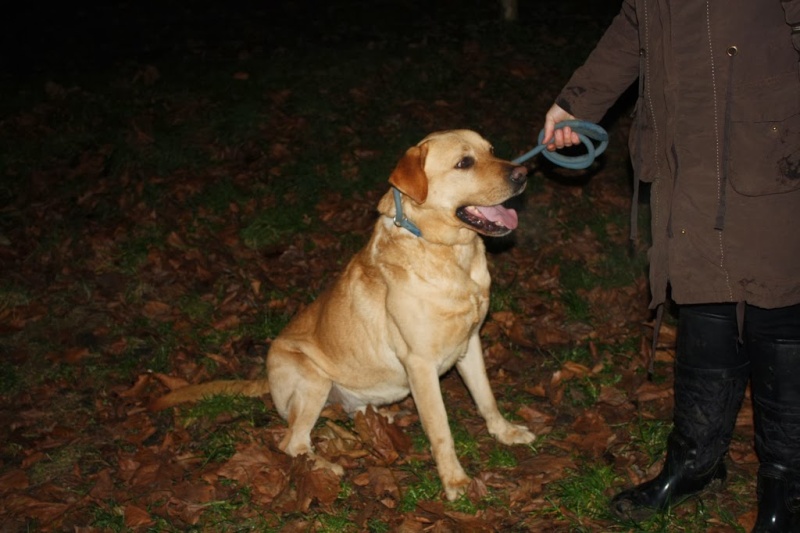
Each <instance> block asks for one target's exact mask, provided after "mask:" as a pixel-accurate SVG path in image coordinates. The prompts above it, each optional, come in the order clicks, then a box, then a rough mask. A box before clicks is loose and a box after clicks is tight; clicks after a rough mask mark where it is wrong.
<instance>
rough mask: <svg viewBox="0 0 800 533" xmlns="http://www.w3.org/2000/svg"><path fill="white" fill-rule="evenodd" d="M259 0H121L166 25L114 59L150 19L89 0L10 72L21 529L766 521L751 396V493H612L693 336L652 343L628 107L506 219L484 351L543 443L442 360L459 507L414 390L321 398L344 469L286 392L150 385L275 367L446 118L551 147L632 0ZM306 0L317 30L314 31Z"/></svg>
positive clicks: (644, 471) (3, 370)
mask: <svg viewBox="0 0 800 533" xmlns="http://www.w3.org/2000/svg"><path fill="white" fill-rule="evenodd" d="M242 4H243V6H244V7H246V8H247V9H249V11H242V12H239V13H236V14H232V13H231V12H230V11H225V10H224V9H222V8H221V7H219V6H217V7H213V8H212V7H207V8H205V9H203V8H199V7H198V8H196V10H195V11H191V10H188V9H187V10H185V11H183V12H180V13H178V14H174V13H173V14H172V15H170V16H168V15H164V14H163V13H160V12H159V11H158V10H157V9H155V8H154V9H152V12H151V11H148V10H146V9H145V10H144V11H145V13H144V14H142V13H138V14H135V15H134V14H131V13H130V12H128V11H125V6H123V5H120V6H117V7H118V8H119V9H120V10H121V11H120V13H121V15H120V17H121V18H124V16H127V15H130V16H131V17H132V18H134V19H135V21H136V22H138V23H139V24H140V26H136V27H138V28H139V29H140V30H143V31H144V30H146V31H145V32H144V33H142V35H143V36H142V37H141V42H140V43H139V44H138V45H137V46H132V45H131V46H128V47H125V46H120V47H119V50H118V54H117V55H115V54H114V53H112V52H110V51H109V50H108V48H107V46H106V45H108V46H110V45H113V44H115V43H116V44H119V42H122V41H121V39H122V38H123V37H125V36H127V34H124V32H122V34H123V37H120V35H118V34H116V33H115V28H117V27H116V26H114V24H112V23H111V22H110V21H115V22H114V23H115V24H118V25H119V28H117V29H120V28H126V29H127V28H128V26H127V25H125V24H124V23H122V22H120V19H119V18H113V17H110V18H106V19H100V18H98V19H91V20H95V21H97V23H98V24H105V25H104V26H103V28H104V31H103V32H100V33H99V34H98V35H99V36H96V38H97V39H99V41H97V43H98V46H97V47H94V48H93V47H91V46H84V47H83V48H81V47H80V46H78V45H76V46H77V48H76V51H75V52H74V53H73V54H71V55H70V54H67V55H64V56H58V55H55V56H54V55H53V54H50V53H49V55H47V57H42V58H41V59H42V61H41V62H37V63H36V64H35V65H32V62H33V61H34V59H33V55H35V53H36V50H39V48H35V47H34V48H32V49H31V50H32V51H31V50H29V53H30V54H32V57H28V58H27V62H26V57H25V56H22V55H21V56H20V57H19V58H16V59H17V60H18V62H17V64H15V65H14V68H13V69H12V70H10V71H8V70H7V71H6V72H7V73H9V72H10V75H6V77H4V78H3V88H4V94H6V95H7V96H8V98H4V101H3V104H2V105H3V115H2V118H0V139H2V144H3V145H4V146H5V148H4V149H3V150H2V159H0V162H2V172H3V176H2V180H3V184H2V187H1V188H0V201H1V202H0V524H2V525H1V526H0V530H2V531H81V532H89V531H236V530H245V529H248V530H257V531H408V532H415V531H628V530H647V531H662V530H670V531H678V530H686V531H700V530H704V531H736V530H742V528H746V527H747V526H748V525H750V524H752V522H753V519H754V516H753V513H752V508H753V502H754V492H755V487H754V482H753V479H754V475H755V470H756V459H755V456H754V453H753V450H752V421H751V416H750V411H749V407H748V405H745V407H744V408H743V411H742V413H741V416H740V417H739V423H738V424H737V433H736V438H735V439H734V443H733V445H732V450H731V461H730V462H731V480H730V483H729V486H728V488H727V490H726V491H725V492H722V493H719V494H712V495H708V496H706V497H704V498H703V499H702V500H701V501H699V502H697V503H692V504H689V505H687V506H684V507H682V508H679V509H677V510H675V511H673V512H671V513H669V514H668V515H666V516H664V517H660V518H656V519H654V520H653V521H651V522H650V523H648V524H646V525H640V526H635V525H633V524H628V523H620V522H616V521H614V520H613V519H612V517H611V516H610V515H609V514H608V512H607V510H606V506H607V502H608V499H609V498H610V497H611V496H612V495H613V494H614V493H615V491H617V490H619V489H620V488H622V487H623V486H627V485H629V484H631V483H637V482H641V481H642V480H644V479H647V478H649V477H651V476H652V475H654V474H655V473H656V472H657V471H658V470H659V468H660V465H661V463H660V458H661V455H662V453H663V441H664V439H665V437H666V434H667V433H668V431H669V421H670V416H671V401H672V400H671V394H672V393H671V385H672V379H671V376H672V371H671V365H670V363H671V361H672V357H673V345H674V337H675V335H674V329H673V327H672V324H673V323H674V321H673V320H671V319H669V318H668V319H667V320H666V321H665V323H664V325H663V326H662V330H661V332H660V335H659V340H660V345H659V349H658V350H656V352H655V353H651V349H650V344H649V343H650V340H651V339H652V333H653V331H652V328H653V323H652V318H651V315H650V312H649V311H648V309H647V304H648V293H647V284H646V276H645V266H644V255H645V250H646V246H647V245H646V236H645V237H643V238H642V239H641V240H640V241H639V242H637V243H636V244H634V245H633V246H631V244H630V242H629V239H628V234H629V222H628V213H629V206H630V196H631V187H630V176H629V172H628V166H627V153H626V151H625V144H626V127H627V119H626V113H624V112H622V113H617V114H616V115H615V118H614V119H613V120H612V121H610V123H609V124H608V126H609V130H610V132H611V136H612V142H611V146H610V148H609V150H608V153H607V154H606V155H605V156H604V157H603V160H602V161H600V162H598V163H597V164H596V165H595V166H594V167H593V168H592V169H591V170H590V171H588V172H567V171H559V170H557V169H554V168H552V167H551V166H549V165H547V164H544V163H542V162H541V161H534V162H532V164H531V170H530V173H529V175H530V178H531V185H530V187H529V189H528V191H527V192H526V193H525V195H524V199H523V202H522V203H521V205H519V206H518V208H519V210H520V227H519V229H518V230H517V231H516V232H515V234H514V235H513V237H512V238H509V239H503V240H500V241H496V240H494V241H487V247H488V249H489V262H490V269H491V271H492V275H493V296H492V306H491V312H490V315H489V317H488V319H487V321H486V323H485V324H484V326H483V328H482V330H481V334H482V339H483V345H484V348H485V355H486V363H487V368H488V373H489V376H490V379H491V382H492V386H493V388H494V391H495V393H496V396H497V398H498V402H499V405H500V407H501V410H502V411H503V412H504V413H505V414H507V416H509V417H510V418H512V419H514V420H516V421H517V422H519V423H523V424H526V425H527V426H529V427H530V428H531V429H532V430H533V431H534V432H535V433H536V434H537V435H538V438H537V441H536V442H535V443H533V444H532V445H530V446H516V447H504V446H502V445H500V444H498V443H496V442H495V441H494V440H493V439H492V438H491V437H490V436H489V435H488V433H487V432H486V429H485V426H484V425H483V423H482V420H481V419H480V417H479V416H478V414H477V412H476V410H475V408H474V405H473V403H472V401H471V399H470V397H469V394H468V393H467V391H466V389H465V387H464V385H463V383H462V382H461V381H460V379H459V377H458V375H457V374H456V373H454V372H453V373H450V374H447V375H445V376H444V378H443V381H442V388H443V391H444V396H445V403H446V406H447V409H448V415H449V417H450V423H451V427H452V430H453V433H454V436H455V439H456V445H457V450H458V453H459V456H460V458H461V460H462V463H463V464H464V466H465V468H466V470H467V472H468V473H469V474H470V475H471V476H472V477H473V482H472V484H471V485H470V487H469V490H468V492H467V494H466V495H465V496H464V497H463V498H461V499H460V500H458V501H457V502H454V503H449V502H446V501H445V500H444V499H443V495H442V492H441V484H440V483H439V481H438V478H437V477H436V474H435V466H434V464H433V461H432V458H431V455H430V453H429V449H428V444H427V440H426V438H425V436H424V434H423V433H422V430H421V428H420V424H419V419H418V416H417V414H416V411H415V408H414V404H413V401H412V400H411V399H408V400H406V401H404V402H402V403H400V404H398V405H394V406H390V407H389V410H390V411H392V412H393V413H394V415H395V416H394V417H393V420H392V421H391V422H390V421H389V419H388V418H387V417H385V416H384V415H383V414H379V413H377V412H375V411H373V410H369V411H367V413H365V414H364V415H358V416H356V418H355V419H349V418H347V417H346V416H344V415H343V414H342V413H341V411H340V410H339V409H337V407H336V406H331V407H330V408H328V409H326V411H325V412H324V413H323V415H324V416H323V417H322V418H321V419H320V421H319V423H318V425H317V427H316V429H315V431H314V433H313V439H314V442H315V445H316V447H317V449H318V451H319V453H320V454H322V455H323V456H325V457H327V458H328V459H330V460H331V461H334V462H336V463H338V464H340V465H342V466H343V467H344V470H345V474H344V477H342V478H339V477H337V476H335V475H334V474H332V473H331V472H329V471H328V470H314V469H313V468H312V465H310V464H309V463H308V462H307V461H306V460H305V459H303V458H297V459H291V458H289V457H287V456H285V455H284V454H282V453H281V452H280V451H279V450H278V447H277V443H278V442H279V441H280V439H281V437H282V435H283V434H284V432H285V424H284V422H283V421H282V420H280V418H279V417H278V415H277V413H276V412H275V410H274V409H273V407H272V405H271V402H270V398H269V397H268V396H267V397H265V398H263V399H258V400H250V399H241V398H227V399H226V398H215V399H210V400H208V401H204V402H201V403H200V404H198V405H196V406H187V407H185V408H180V409H175V410H170V411H168V412H162V413H153V412H150V411H149V410H148V409H147V406H148V404H149V403H150V402H151V401H152V400H153V399H155V398H157V397H159V396H161V395H163V394H165V393H166V392H167V391H168V390H170V389H174V388H176V387H180V386H183V385H185V384H187V383H198V382H202V381H206V380H210V379H216V378H221V377H255V376H262V375H263V372H264V360H265V357H266V354H267V351H268V349H269V344H270V340H271V339H272V338H274V336H275V335H277V333H278V332H279V331H280V329H281V327H282V326H283V325H285V324H286V322H287V321H288V320H289V318H290V317H291V316H292V315H293V314H294V313H295V312H296V311H297V310H298V309H299V308H301V307H302V306H304V305H306V304H307V303H308V302H309V301H311V299H313V298H314V296H315V295H316V294H318V293H319V291H320V290H322V289H324V288H325V287H326V286H327V285H328V284H329V283H330V280H331V278H332V277H333V276H335V275H336V274H337V272H339V271H340V269H341V268H342V266H343V265H344V263H345V261H346V260H347V258H349V256H350V255H351V254H352V253H353V252H354V251H355V250H357V249H358V248H359V247H360V246H361V245H362V244H363V243H364V242H365V241H366V239H367V238H368V235H369V232H370V229H371V226H372V224H373V223H374V220H375V211H374V208H375V204H376V202H377V199H378V198H380V196H381V195H382V194H383V193H384V192H385V190H386V179H387V177H388V174H389V172H390V170H391V168H392V166H393V165H394V162H395V161H396V160H397V158H398V157H399V156H400V155H401V154H402V153H403V151H404V150H405V148H406V147H407V146H409V145H410V144H412V143H414V142H416V141H417V140H418V139H419V138H421V137H422V136H424V135H425V134H426V133H428V132H429V131H432V130H434V129H444V128H449V127H470V128H472V129H476V130H478V131H481V132H482V133H483V134H484V135H485V136H486V137H488V138H489V139H490V140H491V141H492V142H493V143H495V146H496V149H497V151H498V153H499V154H501V155H507V156H508V157H509V158H512V157H514V156H516V155H517V154H519V153H522V152H524V151H527V150H528V149H529V148H530V146H531V144H530V143H531V142H533V139H534V137H535V135H534V134H535V132H536V131H537V130H538V128H539V127H540V119H541V117H542V116H543V114H544V112H545V111H546V109H547V106H548V105H549V103H550V101H551V100H552V98H553V96H554V95H555V92H556V91H557V90H558V89H559V87H560V86H561V84H563V82H564V81H565V79H566V76H568V74H569V72H570V70H571V69H573V68H575V67H576V66H577V65H578V64H580V60H581V59H582V57H583V55H585V52H586V51H587V50H588V49H590V45H591V43H592V42H593V41H592V39H596V38H597V36H598V35H599V32H600V31H601V29H602V26H603V24H605V23H607V21H608V20H610V16H611V14H613V11H614V9H615V8H614V7H612V8H608V7H606V8H603V9H601V8H599V7H596V8H594V9H596V10H597V13H594V12H589V13H584V14H583V15H581V16H578V17H577V19H575V20H572V19H574V17H572V16H571V15H572V14H571V12H570V11H569V9H567V8H561V9H562V10H561V11H559V10H557V9H553V11H552V12H550V13H549V14H544V15H543V14H541V13H538V12H537V13H533V12H523V16H524V17H527V18H524V19H523V21H522V22H520V23H518V25H516V26H508V25H504V24H505V23H503V22H502V21H499V20H495V19H496V18H497V13H498V12H499V10H498V11H497V12H496V11H495V7H496V6H495V5H494V3H492V2H470V3H465V4H464V5H461V4H456V3H448V2H441V3H435V5H436V6H437V9H438V10H436V11H434V12H432V11H430V10H429V11H424V12H423V13H422V14H420V12H418V11H415V10H426V9H429V7H425V6H424V5H423V4H424V3H419V2H417V3H415V2H410V3H407V4H408V5H407V7H406V8H405V9H406V10H405V11H402V13H399V14H397V19H396V20H392V19H391V17H389V19H386V18H383V19H381V20H382V21H383V22H381V24H383V26H381V25H379V24H378V23H377V22H374V21H373V20H372V18H370V13H369V11H370V6H371V5H372V4H368V3H362V2H354V1H351V2H343V3H341V4H338V6H339V7H338V8H337V7H336V6H331V7H329V8H327V9H328V11H327V12H323V13H321V14H320V13H318V15H320V16H318V17H316V18H308V19H306V16H305V13H304V12H303V9H304V8H308V9H311V7H312V6H313V7H315V9H316V6H315V5H314V4H313V3H311V2H305V3H300V4H299V7H298V6H297V5H295V4H291V5H294V6H295V7H286V6H283V7H284V8H285V10H284V11H281V10H280V9H278V8H270V7H264V8H261V9H260V10H259V9H256V8H254V7H253V6H249V5H245V4H247V3H245V2H243V3H242ZM383 4H386V5H384V6H383V9H386V8H387V6H390V5H392V3H391V2H384V3H383ZM417 4H419V5H417ZM440 4H441V5H440ZM567 4H568V3H567ZM288 5H289V4H287V6H288ZM459 6H460V7H459ZM458 9H460V10H462V11H461V12H460V15H459V17H456V18H457V19H458V20H453V19H452V17H451V15H452V13H453V10H458ZM464 10H472V12H470V13H465V12H464ZM373 16H374V15H373ZM137 17H138V18H137ZM148 17H152V18H148ZM276 17H278V18H277V19H276ZM281 17H285V20H288V21H291V22H292V23H297V22H298V21H303V22H306V23H307V24H305V26H303V31H302V32H300V31H299V30H297V32H295V30H296V29H297V28H299V27H300V26H292V25H291V24H289V23H288V22H287V23H286V25H282V24H280V23H276V22H275V21H276V20H279V21H281V20H284V18H281ZM55 19H56V16H55V15H53V20H50V21H49V22H50V23H51V24H53V25H54V27H55V26H58V27H59V31H62V32H65V31H67V30H66V29H65V28H64V27H63V26H61V25H59V24H57V22H58V21H57V20H55ZM81 20H83V19H81ZM87 20H89V19H87ZM104 20H105V22H103V21H104ZM182 20H186V21H192V22H193V23H195V24H196V25H195V26H184V25H181V24H180V23H179V22H180V21H182ZM387 20H388V21H387ZM464 20H466V21H469V22H464ZM481 20H484V22H481ZM155 21H157V22H158V24H156V22H155ZM176 21H178V22H176ZM259 23H263V25H260V24H259ZM186 24H189V23H188V22H187V23H186ZM575 24H584V27H585V28H586V31H585V34H584V35H583V36H582V37H581V38H580V39H578V42H577V43H572V42H570V40H569V39H566V38H565V37H564V34H563V33H562V32H561V30H563V29H564V28H567V27H573V26H574V25H575ZM88 26H90V24H88V23H87V28H83V30H86V31H88ZM191 28H194V30H191ZM209 28H211V29H209ZM80 29H81V28H80V27H79V28H78V29H77V30H75V31H78V30H80ZM212 30H213V31H212ZM412 30H413V31H412ZM120 31H121V30H120ZM148 32H149V33H148ZM295 33H297V35H295ZM115 39H117V40H115ZM118 41H119V42H118ZM75 42H77V43H78V44H80V43H84V44H85V42H84V41H82V40H80V39H78V40H76V41H75ZM124 42H126V43H127V42H128V41H124ZM137 42H138V41H137ZM254 43H256V44H254ZM39 44H40V45H41V43H39ZM51 52H52V50H51ZM40 53H41V51H40ZM93 54H94V55H93ZM54 57H55V58H56V59H53V58H54ZM59 57H60V58H61V60H58V59H57V58H59ZM176 58H177V59H176ZM45 59H48V60H45ZM193 69H194V70H193ZM640 207H641V211H642V213H643V214H642V217H641V221H640V226H641V228H640V230H642V233H646V232H645V231H644V229H646V226H647V220H646V207H645V206H644V205H642V206H640ZM651 357H653V358H654V360H655V375H654V377H653V379H652V380H649V379H648V376H647V372H646V369H647V365H648V362H649V361H650V358H651Z"/></svg>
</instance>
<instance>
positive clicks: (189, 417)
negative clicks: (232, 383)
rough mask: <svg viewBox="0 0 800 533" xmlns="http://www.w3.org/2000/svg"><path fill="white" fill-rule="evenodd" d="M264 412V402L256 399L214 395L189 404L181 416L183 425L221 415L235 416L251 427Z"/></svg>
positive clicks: (212, 418)
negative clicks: (245, 421)
mask: <svg viewBox="0 0 800 533" xmlns="http://www.w3.org/2000/svg"><path fill="white" fill-rule="evenodd" d="M265 412H266V407H265V406H264V402H262V401H260V400H258V399H257V398H248V397H246V396H241V395H228V394H216V395H214V396H209V397H206V398H203V399H201V400H200V401H198V402H196V403H194V404H191V405H190V406H188V408H186V409H185V410H184V412H183V414H182V418H183V420H184V424H185V425H187V426H188V425H190V424H191V423H192V422H193V421H194V420H197V419H201V418H204V419H209V420H214V419H216V418H217V417H219V416H221V415H223V414H230V413H233V414H235V415H236V416H237V417H238V418H242V419H245V420H247V421H249V422H250V424H251V425H255V421H256V420H257V419H259V418H261V417H262V416H263V415H264V413H265Z"/></svg>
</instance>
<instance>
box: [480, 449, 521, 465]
mask: <svg viewBox="0 0 800 533" xmlns="http://www.w3.org/2000/svg"><path fill="white" fill-rule="evenodd" d="M487 465H488V466H489V468H514V467H515V466H517V458H516V456H514V454H513V453H512V452H511V450H510V449H509V448H508V447H507V446H501V445H495V446H494V447H493V448H492V449H491V450H489V458H488V461H487Z"/></svg>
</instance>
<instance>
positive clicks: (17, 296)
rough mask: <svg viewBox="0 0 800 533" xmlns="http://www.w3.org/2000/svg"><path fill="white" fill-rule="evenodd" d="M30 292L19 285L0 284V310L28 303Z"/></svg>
mask: <svg viewBox="0 0 800 533" xmlns="http://www.w3.org/2000/svg"><path fill="white" fill-rule="evenodd" d="M30 300H31V296H30V292H29V291H28V290H27V289H26V288H25V287H22V286H21V285H17V284H12V283H10V282H6V283H4V284H3V285H2V286H0V311H2V310H5V309H11V308H13V307H17V306H20V305H27V304H28V303H30Z"/></svg>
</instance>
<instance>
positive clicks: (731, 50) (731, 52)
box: [727, 45, 739, 57]
mask: <svg viewBox="0 0 800 533" xmlns="http://www.w3.org/2000/svg"><path fill="white" fill-rule="evenodd" d="M727 53H728V56H729V57H733V56H735V55H736V54H738V53H739V49H738V48H736V45H733V46H729V47H728V50H727Z"/></svg>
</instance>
